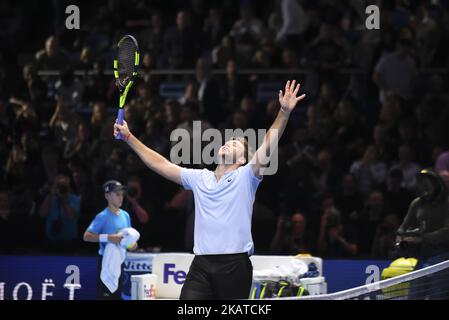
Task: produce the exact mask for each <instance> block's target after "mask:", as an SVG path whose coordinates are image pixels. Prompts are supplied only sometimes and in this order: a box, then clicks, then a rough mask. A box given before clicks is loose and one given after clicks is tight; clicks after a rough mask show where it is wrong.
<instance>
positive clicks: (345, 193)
mask: <svg viewBox="0 0 449 320" xmlns="http://www.w3.org/2000/svg"><path fill="white" fill-rule="evenodd" d="M335 204H336V206H337V208H338V209H339V210H340V213H341V221H342V223H343V224H344V225H349V226H352V227H356V226H355V223H356V220H357V219H358V216H359V215H360V211H361V210H362V208H363V196H362V194H360V193H359V191H358V189H357V184H356V181H355V177H354V176H353V175H352V174H350V173H347V174H345V175H344V176H343V179H342V186H341V189H340V190H339V191H337V192H336V198H335Z"/></svg>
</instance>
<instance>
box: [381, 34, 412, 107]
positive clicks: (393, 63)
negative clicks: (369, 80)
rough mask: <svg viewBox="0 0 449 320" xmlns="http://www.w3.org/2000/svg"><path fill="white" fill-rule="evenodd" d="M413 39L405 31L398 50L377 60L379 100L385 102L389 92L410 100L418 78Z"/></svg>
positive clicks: (397, 47) (397, 46)
mask: <svg viewBox="0 0 449 320" xmlns="http://www.w3.org/2000/svg"><path fill="white" fill-rule="evenodd" d="M412 41H413V40H412V39H411V35H409V33H407V32H404V33H403V34H402V35H401V37H400V38H399V41H398V42H397V45H396V51H394V52H392V53H389V54H385V55H384V56H382V57H381V58H380V60H379V61H378V62H377V65H376V67H375V70H374V74H373V81H374V83H375V84H376V85H377V86H378V88H379V100H380V102H381V103H383V102H384V100H385V98H386V97H387V95H388V94H389V93H394V94H395V95H397V96H399V97H400V98H401V99H404V100H406V101H410V100H411V98H412V97H413V90H414V86H415V83H416V80H417V73H418V71H417V67H416V63H415V61H414V60H413V58H412V57H411V55H410V50H411V47H412Z"/></svg>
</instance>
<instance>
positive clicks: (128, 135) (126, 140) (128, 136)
mask: <svg viewBox="0 0 449 320" xmlns="http://www.w3.org/2000/svg"><path fill="white" fill-rule="evenodd" d="M130 137H131V132H130V133H128V134H127V135H126V137H125V139H124V140H125V142H128V140H129V138H130Z"/></svg>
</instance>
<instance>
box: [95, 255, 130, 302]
mask: <svg viewBox="0 0 449 320" xmlns="http://www.w3.org/2000/svg"><path fill="white" fill-rule="evenodd" d="M102 261H103V257H102V256H100V257H99V258H98V271H97V276H98V277H97V279H98V284H97V300H121V299H122V289H123V268H124V265H125V264H122V266H121V269H122V271H121V273H120V278H119V279H118V288H117V290H116V291H115V292H114V293H112V292H111V291H109V289H108V287H106V286H105V285H104V283H103V281H101V278H100V274H101V265H102Z"/></svg>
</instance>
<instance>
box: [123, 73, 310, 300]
mask: <svg viewBox="0 0 449 320" xmlns="http://www.w3.org/2000/svg"><path fill="white" fill-rule="evenodd" d="M299 88H300V85H299V84H297V85H296V81H295V80H293V81H292V82H290V81H287V83H286V85H285V92H284V93H283V92H282V90H280V91H279V102H280V104H281V108H280V110H279V113H278V115H277V117H276V119H275V121H274V123H273V124H272V126H271V128H270V130H268V132H267V134H266V135H265V137H264V141H263V143H262V145H261V146H260V147H259V148H258V149H257V151H256V152H255V153H254V156H253V157H252V159H251V161H248V160H249V159H248V145H247V143H246V141H245V140H243V139H236V138H234V139H231V140H229V141H227V142H226V143H225V144H224V145H223V146H222V147H221V148H220V149H219V151H218V157H219V163H218V165H217V167H216V169H215V171H210V170H207V169H203V170H199V169H187V168H182V167H180V166H178V165H175V164H173V163H171V162H170V161H168V160H167V159H165V158H164V157H163V156H161V155H160V154H158V153H157V152H155V151H153V150H151V149H150V148H148V147H146V146H145V145H144V144H143V143H141V142H140V141H139V140H138V139H137V138H136V137H135V136H133V135H132V133H131V132H130V131H129V129H128V126H127V124H126V121H125V122H124V123H123V125H119V124H118V123H116V124H115V125H114V136H115V137H117V136H118V134H119V133H120V134H121V136H122V137H123V140H124V141H126V143H127V144H128V145H129V146H130V147H131V148H132V149H133V150H134V151H135V152H136V153H137V155H138V156H139V157H140V158H141V159H142V161H143V162H144V163H145V164H146V165H147V166H148V167H149V168H150V169H152V170H153V171H155V172H156V173H158V174H160V175H161V176H163V177H165V178H167V179H168V180H171V181H173V182H176V183H178V184H180V185H182V186H183V187H184V188H185V189H188V190H192V191H193V194H194V198H195V231H194V248H193V251H194V254H195V257H194V259H193V262H192V264H191V266H190V270H189V272H188V274H187V276H186V281H185V283H184V286H183V288H182V291H181V297H180V298H181V299H183V300H184V299H185V300H191V299H194V300H203V299H247V298H248V297H249V294H250V290H251V284H252V273H253V269H252V265H251V261H250V259H249V256H250V255H252V253H253V251H254V244H253V240H252V236H251V217H252V210H253V203H254V198H255V194H256V190H257V187H258V186H259V183H260V181H261V180H262V174H263V173H262V170H261V169H263V165H262V164H268V160H269V159H270V156H271V154H272V151H273V150H274V149H275V148H276V147H277V146H278V142H279V139H280V137H281V136H282V133H283V132H284V129H285V127H286V125H287V122H288V119H289V116H290V113H291V112H292V110H293V109H294V108H295V106H296V104H297V102H298V101H300V100H302V99H303V98H304V97H305V94H303V95H301V96H299V97H296V96H297V94H298V92H299Z"/></svg>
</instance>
